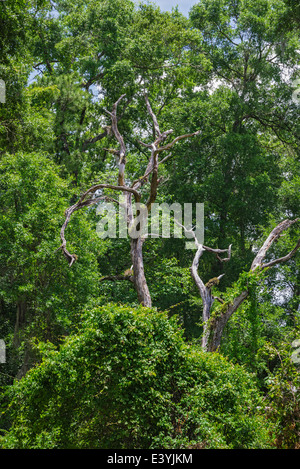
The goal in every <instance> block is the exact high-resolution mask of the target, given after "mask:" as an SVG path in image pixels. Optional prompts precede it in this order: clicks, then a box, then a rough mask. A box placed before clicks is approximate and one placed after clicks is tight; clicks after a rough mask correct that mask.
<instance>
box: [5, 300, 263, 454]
mask: <svg viewBox="0 0 300 469" xmlns="http://www.w3.org/2000/svg"><path fill="white" fill-rule="evenodd" d="M37 347H38V349H39V351H40V353H41V354H42V359H41V363H40V364H39V365H37V366H36V367H35V368H33V369H31V370H30V371H29V372H28V373H27V375H26V376H25V377H24V378H23V379H21V380H20V381H19V382H16V383H15V384H14V385H13V386H12V387H11V388H10V389H9V390H8V391H7V392H8V397H9V399H8V400H9V405H8V406H7V409H6V411H5V413H4V414H5V415H6V417H7V418H9V419H10V422H11V426H10V429H9V430H8V431H7V432H6V434H4V435H3V436H2V437H1V439H0V443H1V445H2V448H130V449H132V448H138V449H141V448H169V449H170V448H193V447H199V445H200V446H201V447H205V448H265V447H268V429H267V427H266V422H265V420H264V416H263V415H260V414H259V412H260V410H259V409H261V407H260V397H259V393H258V391H257V388H256V386H255V384H254V381H253V378H252V376H251V375H249V374H248V373H247V372H246V371H245V370H244V369H243V368H242V367H240V366H238V365H233V364H232V363H230V362H229V361H228V360H226V359H225V358H224V357H222V356H221V355H220V354H217V353H215V354H214V353H212V354H206V353H204V352H202V351H201V349H200V348H199V346H198V345H197V344H194V345H191V344H190V345H189V344H187V343H186V342H185V341H184V338H183V331H182V330H181V329H180V327H179V326H178V323H177V322H176V319H175V318H174V317H172V318H171V319H168V317H167V314H166V313H163V312H157V311H156V310H154V309H148V308H144V307H139V308H137V309H131V308H129V307H124V306H117V305H113V304H110V305H107V306H105V307H97V308H93V309H91V310H90V311H87V312H86V313H85V315H84V317H83V320H82V324H81V326H80V329H79V330H78V332H77V333H76V334H75V333H74V334H73V335H71V336H69V337H67V338H66V339H65V340H64V342H63V343H62V345H61V346H60V348H59V349H56V348H55V347H54V346H53V345H52V344H50V343H48V344H45V343H38V344H37Z"/></svg>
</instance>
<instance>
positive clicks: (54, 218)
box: [0, 153, 102, 373]
mask: <svg viewBox="0 0 300 469" xmlns="http://www.w3.org/2000/svg"><path fill="white" fill-rule="evenodd" d="M69 196H70V192H69V187H68V182H67V181H65V180H63V179H61V177H60V176H59V175H58V170H57V168H56V166H55V165H54V164H53V162H51V161H50V160H49V158H48V157H47V156H45V155H37V154H34V153H30V154H26V153H16V154H15V155H6V156H4V157H2V159H1V162H0V207H1V208H0V243H1V252H0V265H1V268H0V273H1V277H0V303H1V311H0V314H1V318H3V319H5V321H4V322H3V323H1V326H0V331H1V332H0V335H1V337H3V338H5V340H6V343H7V346H8V348H9V350H8V357H10V359H9V360H8V362H9V363H8V364H7V366H10V365H12V361H13V357H14V355H15V352H16V347H17V348H18V346H20V345H21V342H22V341H23V340H26V341H28V339H29V338H30V337H32V336H33V335H34V336H36V337H39V338H46V337H47V338H48V339H51V340H54V341H56V340H57V337H58V336H59V335H60V334H61V333H63V332H65V331H66V330H68V329H69V327H70V326H71V324H72V321H73V320H72V317H71V315H70V312H71V311H72V310H73V309H74V308H80V306H81V305H83V304H85V303H86V301H87V300H88V299H89V297H90V296H91V295H93V294H94V295H95V293H96V292H97V288H98V278H99V272H98V265H97V260H96V256H95V254H96V253H97V254H98V253H100V252H101V249H102V248H101V247H100V244H99V241H100V240H99V239H98V238H97V236H96V233H95V230H93V229H92V227H91V226H90V224H89V223H88V221H87V217H86V216H85V215H84V214H81V215H80V216H78V217H77V218H76V220H74V221H75V223H74V225H73V227H72V229H71V230H70V236H71V237H72V236H74V238H75V239H79V238H80V239H81V244H80V246H78V248H77V249H76V250H77V252H78V255H79V256H80V258H81V262H80V263H79V264H78V266H76V267H75V269H74V270H70V269H69V268H68V265H67V263H66V262H65V259H64V257H63V256H62V254H61V252H60V251H59V250H58V248H59V246H60V243H61V241H60V238H59V230H60V227H61V225H62V223H63V220H64V210H65V207H66V204H67V203H68V197H69ZM75 246H76V242H75V245H74V247H75ZM74 320H75V317H74ZM75 322H76V320H75ZM8 324H10V327H8ZM15 366H17V367H19V363H17V364H15V365H14V367H15ZM10 372H12V370H10ZM13 373H16V370H15V369H14V371H13Z"/></svg>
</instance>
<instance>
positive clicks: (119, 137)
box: [105, 94, 126, 186]
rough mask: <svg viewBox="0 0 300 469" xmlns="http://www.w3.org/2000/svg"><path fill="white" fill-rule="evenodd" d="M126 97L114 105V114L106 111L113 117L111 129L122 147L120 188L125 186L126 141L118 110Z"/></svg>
mask: <svg viewBox="0 0 300 469" xmlns="http://www.w3.org/2000/svg"><path fill="white" fill-rule="evenodd" d="M125 96H126V95H125V94H122V96H120V98H119V99H118V100H117V101H116V102H115V103H114V105H113V108H112V112H110V111H108V110H107V109H105V112H106V113H107V114H109V116H110V117H111V128H112V131H113V133H114V136H115V137H116V139H117V141H118V142H119V145H120V147H121V149H120V156H119V176H118V185H119V186H125V175H124V173H125V165H126V146H125V143H124V139H123V137H122V135H121V134H120V132H119V129H118V119H117V108H118V104H119V103H120V101H121V100H122V99H123V98H124V97H125Z"/></svg>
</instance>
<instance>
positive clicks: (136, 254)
mask: <svg viewBox="0 0 300 469" xmlns="http://www.w3.org/2000/svg"><path fill="white" fill-rule="evenodd" d="M143 241H144V240H143V238H140V237H138V238H132V239H131V241H130V244H131V250H130V254H131V260H132V265H133V281H134V285H135V288H136V291H137V294H138V299H139V302H140V303H141V304H142V305H143V306H147V307H149V308H151V306H152V302H151V296H150V292H149V289H148V285H147V281H146V277H145V272H144V260H143Z"/></svg>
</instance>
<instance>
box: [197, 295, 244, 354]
mask: <svg viewBox="0 0 300 469" xmlns="http://www.w3.org/2000/svg"><path fill="white" fill-rule="evenodd" d="M248 295H249V292H248V291H246V290H245V291H243V292H242V293H241V294H240V295H239V296H237V297H236V298H235V299H234V301H233V303H231V304H229V305H228V306H227V308H226V309H225V311H224V312H222V314H221V315H220V316H217V317H215V318H213V319H211V321H210V324H209V327H206V328H205V329H204V331H205V337H206V342H205V344H204V345H205V346H203V340H204V335H203V339H202V347H203V348H204V350H206V351H207V352H215V351H216V350H218V348H219V347H220V344H221V339H222V336H223V332H224V328H225V326H226V324H227V322H228V321H229V319H230V317H231V316H232V314H233V313H235V311H236V310H237V309H238V308H239V306H240V305H241V304H242V303H243V301H244V300H245V299H246V298H247V296H248Z"/></svg>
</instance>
